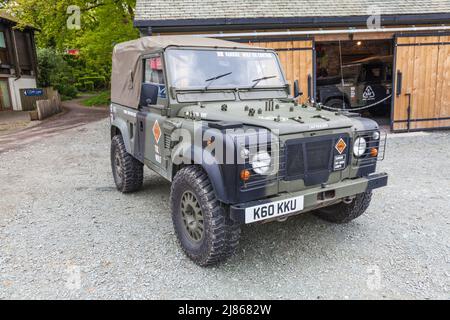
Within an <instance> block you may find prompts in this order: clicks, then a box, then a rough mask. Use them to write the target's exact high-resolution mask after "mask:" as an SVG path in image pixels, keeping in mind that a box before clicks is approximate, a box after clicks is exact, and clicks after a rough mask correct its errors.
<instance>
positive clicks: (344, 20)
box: [134, 13, 450, 33]
mask: <svg viewBox="0 0 450 320" xmlns="http://www.w3.org/2000/svg"><path fill="white" fill-rule="evenodd" d="M369 18H370V16H368V15H364V16H329V17H283V18H277V17H273V18H211V19H176V20H170V19H167V20H135V21H134V26H135V27H137V28H141V29H145V28H151V29H152V32H154V33H160V32H192V31H196V32H197V31H211V30H224V31H225V30H239V29H241V30H242V29H252V30H256V29H259V30H261V29H290V28H317V27H320V28H333V27H349V28H351V27H360V26H366V24H367V21H368V19H369ZM448 23H450V13H426V14H400V15H399V14H392V15H382V16H381V25H382V26H392V25H423V24H448Z"/></svg>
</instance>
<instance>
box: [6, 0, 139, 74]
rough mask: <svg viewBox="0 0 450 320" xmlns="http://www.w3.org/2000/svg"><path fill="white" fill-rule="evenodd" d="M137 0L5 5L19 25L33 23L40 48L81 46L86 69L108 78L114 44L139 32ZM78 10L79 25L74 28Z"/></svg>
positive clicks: (26, 0) (41, 0)
mask: <svg viewBox="0 0 450 320" xmlns="http://www.w3.org/2000/svg"><path fill="white" fill-rule="evenodd" d="M135 3H136V1H135V0H91V1H85V0H15V1H9V2H8V3H7V4H6V8H7V10H8V11H9V12H10V13H12V14H13V15H14V16H16V17H17V18H18V19H19V20H20V24H19V26H18V27H19V28H20V27H23V26H25V25H32V26H34V27H36V28H37V29H38V31H37V32H36V42H37V46H38V47H39V48H54V49H55V50H56V51H58V52H65V51H66V50H67V49H79V52H80V56H79V57H78V59H79V60H80V65H83V66H85V68H86V73H90V72H96V73H99V74H100V75H103V76H107V77H108V78H109V74H110V69H111V53H112V49H113V47H114V45H115V44H116V43H119V42H123V41H127V40H130V39H134V38H137V37H138V36H139V33H138V31H137V30H136V29H135V28H133V18H134V8H135ZM78 8H79V11H78V10H77V9H78ZM68 9H70V10H69V13H68ZM78 12H79V13H80V16H79V17H80V19H79V20H80V22H81V25H80V28H72V27H71V26H73V23H74V22H75V23H76V22H77V20H78V19H77V18H78V17H77V15H78ZM68 22H69V25H68Z"/></svg>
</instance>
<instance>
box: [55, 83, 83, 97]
mask: <svg viewBox="0 0 450 320" xmlns="http://www.w3.org/2000/svg"><path fill="white" fill-rule="evenodd" d="M55 89H56V90H58V92H59V94H60V95H61V98H62V99H63V100H68V99H73V98H75V97H76V96H77V94H78V90H77V88H76V87H75V86H74V85H71V84H68V83H60V84H58V85H56V86H55Z"/></svg>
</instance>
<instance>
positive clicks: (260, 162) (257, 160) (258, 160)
mask: <svg viewBox="0 0 450 320" xmlns="http://www.w3.org/2000/svg"><path fill="white" fill-rule="evenodd" d="M271 162H272V159H271V157H270V154H269V153H268V152H267V151H259V152H258V153H256V154H255V155H254V156H253V157H252V161H251V163H252V168H253V171H255V172H256V173H257V174H262V175H265V174H268V172H269V169H270V164H271Z"/></svg>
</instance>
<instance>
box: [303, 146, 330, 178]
mask: <svg viewBox="0 0 450 320" xmlns="http://www.w3.org/2000/svg"><path fill="white" fill-rule="evenodd" d="M332 148H333V147H332V140H329V139H327V140H325V141H318V142H309V143H307V144H306V157H307V160H306V162H307V163H308V171H317V170H328V167H329V166H330V154H331V150H332Z"/></svg>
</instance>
